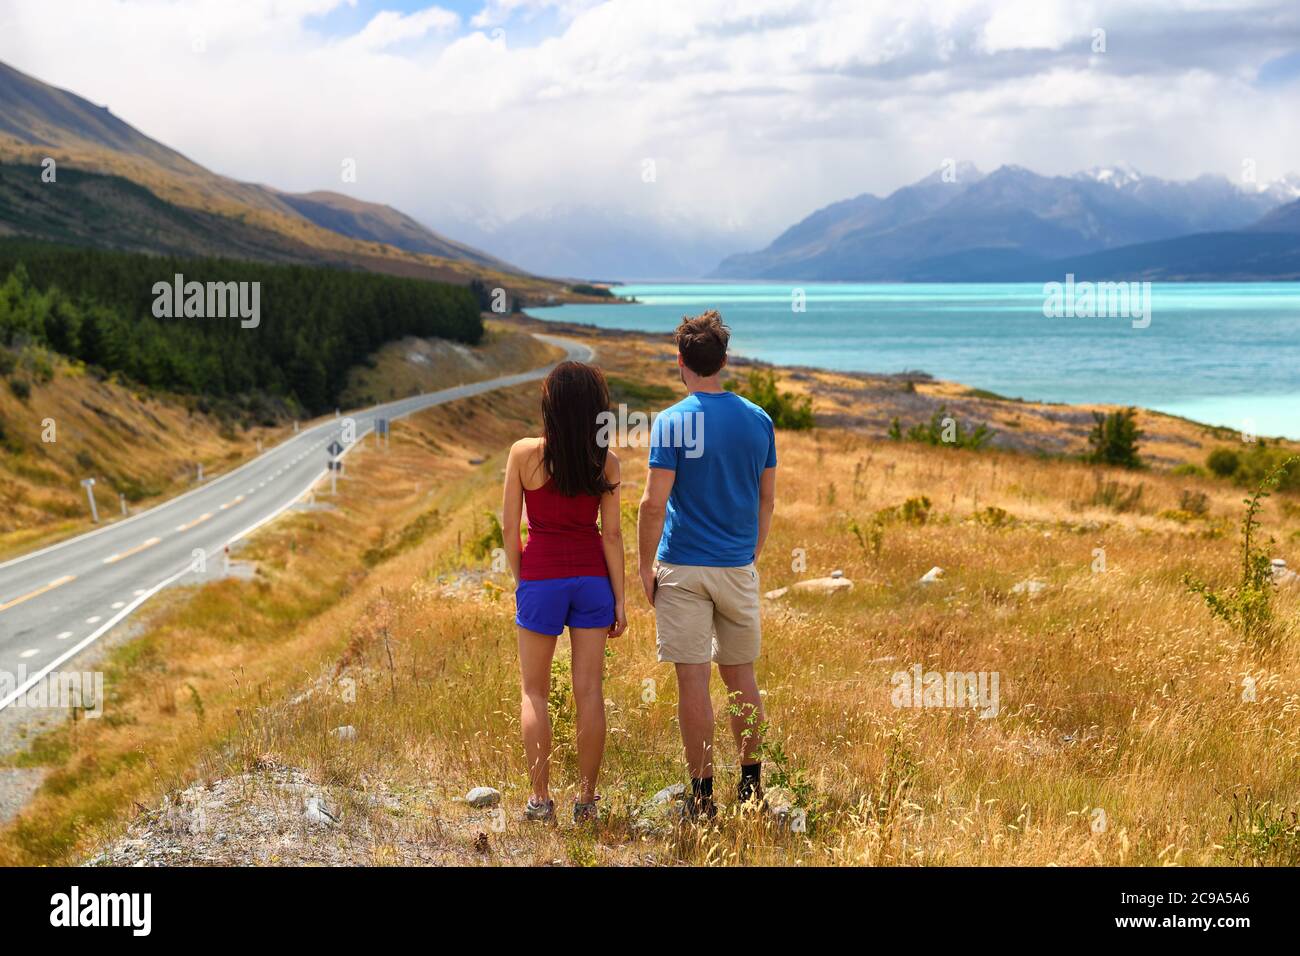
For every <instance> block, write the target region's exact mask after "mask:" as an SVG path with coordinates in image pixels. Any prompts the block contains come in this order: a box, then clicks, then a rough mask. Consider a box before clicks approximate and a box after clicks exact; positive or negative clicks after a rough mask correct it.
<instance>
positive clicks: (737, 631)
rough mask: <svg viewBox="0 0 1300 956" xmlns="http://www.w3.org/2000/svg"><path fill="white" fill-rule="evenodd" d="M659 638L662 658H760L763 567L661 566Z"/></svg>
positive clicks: (657, 584) (658, 579)
mask: <svg viewBox="0 0 1300 956" xmlns="http://www.w3.org/2000/svg"><path fill="white" fill-rule="evenodd" d="M655 640H656V643H657V644H658V646H659V660H661V661H668V662H670V663H673V664H707V663H708V662H709V660H710V659H712V660H714V661H717V662H718V663H719V664H749V663H752V662H753V661H755V660H757V659H758V652H759V647H760V645H761V643H762V628H761V626H760V624H759V610H758V570H757V569H756V568H755V567H754V565H752V564H750V565H746V566H745V567H743V568H708V567H701V566H698V565H686V564H664V563H663V562H660V563H658V564H656V565H655Z"/></svg>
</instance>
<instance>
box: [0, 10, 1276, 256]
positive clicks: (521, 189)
mask: <svg viewBox="0 0 1300 956" xmlns="http://www.w3.org/2000/svg"><path fill="white" fill-rule="evenodd" d="M1099 31H1100V32H1099ZM1098 36H1101V37H1102V38H1103V42H1101V43H1100V44H1098ZM0 60H3V61H5V62H7V63H10V64H12V65H13V66H15V67H17V68H18V69H21V70H24V71H26V72H28V73H31V74H32V75H34V76H37V77H39V78H40V79H43V80H45V81H46V82H49V83H53V84H55V85H57V86H60V87H63V88H66V89H70V90H72V91H74V92H76V93H79V94H81V95H83V96H85V97H87V98H88V99H90V100H92V101H94V102H96V103H101V104H106V105H107V106H109V107H110V108H111V109H112V110H113V112H114V113H115V114H116V115H118V116H120V117H122V118H124V119H126V120H127V121H128V122H130V123H132V124H133V125H135V126H136V127H138V128H139V129H141V130H143V131H144V132H145V133H147V134H148V135H150V136H153V137H154V138H156V139H159V140H161V141H162V142H164V143H167V144H168V145H170V146H172V147H174V148H176V149H179V150H181V151H182V152H184V153H185V154H186V155H188V156H190V157H192V158H193V159H195V160H196V161H198V162H201V163H203V164H204V165H206V166H208V167H210V168H212V169H214V170H217V171H219V172H222V173H225V174H227V175H230V176H234V177H236V178H239V179H243V180H249V181H255V182H262V183H268V184H270V185H273V186H277V187H279V188H283V189H289V190H311V189H334V190H337V191H342V192H348V193H350V194H353V195H356V196H358V197H359V198H363V199H368V200H375V201H380V202H386V203H390V204H391V205H394V206H396V207H398V208H400V209H402V210H404V211H406V212H409V213H410V214H412V215H414V216H416V217H417V218H419V219H421V220H422V221H424V222H426V223H428V224H431V225H433V226H435V227H441V228H444V229H446V230H447V231H449V232H452V233H453V234H455V233H456V231H457V228H458V227H457V224H458V223H471V224H474V225H475V226H478V227H483V228H487V229H490V228H492V227H493V225H494V224H495V223H499V222H501V221H503V220H507V219H511V218H514V217H517V216H520V215H524V214H538V215H547V214H548V211H549V210H552V209H554V208H555V207H573V206H588V207H593V208H599V209H604V210H617V211H618V212H619V213H621V214H625V215H629V216H633V217H638V218H641V219H644V220H647V221H649V220H655V221H658V222H661V223H672V224H676V225H678V226H683V227H686V228H689V229H690V230H693V231H694V232H696V233H698V234H700V235H722V236H734V237H735V244H736V248H746V247H752V246H754V245H756V244H762V243H763V242H766V241H767V240H768V239H770V238H771V237H772V236H773V235H775V234H776V233H777V232H779V231H780V230H781V229H783V228H784V227H786V226H788V225H790V224H791V223H792V222H794V221H796V220H797V219H799V218H802V217H803V216H805V215H807V214H808V213H809V212H810V211H811V210H813V209H816V208H818V207H820V206H824V205H826V204H827V203H830V202H834V201H836V200H839V199H844V198H847V197H850V196H855V195H858V194H860V193H863V192H873V193H876V194H885V193H888V192H890V191H891V190H893V189H896V188H898V187H899V186H902V185H904V184H906V183H910V182H913V181H915V180H917V179H920V178H922V177H923V176H925V175H927V174H928V173H930V172H932V171H933V170H935V169H936V168H938V167H939V166H940V165H941V164H943V163H944V161H945V160H949V159H953V160H971V161H973V162H974V163H975V164H976V165H977V166H979V167H980V168H981V169H984V170H989V169H993V168H996V167H997V166H999V165H1001V164H1004V163H1014V164H1017V165H1021V166H1026V167H1029V168H1030V169H1033V170H1035V171H1037V172H1041V173H1044V174H1068V173H1072V172H1075V171H1077V170H1080V169H1086V168H1088V167H1091V166H1105V165H1111V164H1117V163H1121V162H1123V163H1128V164H1130V165H1132V166H1134V167H1136V168H1137V169H1139V170H1141V171H1142V172H1144V173H1147V174H1153V175H1159V176H1164V177H1168V178H1190V177H1194V176H1197V175H1200V174H1202V173H1214V174H1219V175H1222V176H1225V177H1227V178H1229V179H1232V180H1234V181H1236V180H1238V179H1240V178H1241V177H1242V172H1241V171H1242V170H1243V169H1245V168H1250V169H1254V170H1256V171H1257V173H1258V177H1259V179H1260V180H1261V181H1266V180H1270V179H1273V178H1276V177H1280V176H1282V175H1283V174H1285V173H1288V172H1291V171H1293V170H1295V168H1296V167H1297V166H1300V124H1297V123H1296V122H1295V114H1296V104H1297V103H1300V3H1297V2H1296V0H927V2H924V3H907V2H901V3H895V2H865V0H744V2H737V0H477V2H467V0H444V2H442V3H439V4H436V5H435V4H430V3H427V2H421V0H356V2H355V3H349V2H348V0H239V2H231V0H114V2H113V3H111V4H110V3H106V2H105V0H0ZM347 161H351V162H352V164H353V166H354V168H355V169H356V170H357V171H358V172H357V178H356V180H355V181H350V180H346V181H345V180H342V179H341V177H340V172H339V171H340V168H341V167H342V166H343V164H344V163H345V162H347ZM648 170H649V171H650V172H651V173H652V174H648V173H647V171H648ZM1242 185H1243V187H1244V186H1246V185H1249V184H1247V183H1242Z"/></svg>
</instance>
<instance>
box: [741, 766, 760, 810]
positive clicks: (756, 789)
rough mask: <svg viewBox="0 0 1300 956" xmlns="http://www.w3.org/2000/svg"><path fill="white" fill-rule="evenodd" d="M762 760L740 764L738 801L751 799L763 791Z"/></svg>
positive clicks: (742, 801)
mask: <svg viewBox="0 0 1300 956" xmlns="http://www.w3.org/2000/svg"><path fill="white" fill-rule="evenodd" d="M762 781H763V762H762V761H761V760H760V761H758V762H756V763H743V764H741V765H740V787H739V796H740V802H741V803H744V802H745V801H746V800H751V799H753V798H754V797H756V796H759V795H760V794H761V793H762V792H763V783H762Z"/></svg>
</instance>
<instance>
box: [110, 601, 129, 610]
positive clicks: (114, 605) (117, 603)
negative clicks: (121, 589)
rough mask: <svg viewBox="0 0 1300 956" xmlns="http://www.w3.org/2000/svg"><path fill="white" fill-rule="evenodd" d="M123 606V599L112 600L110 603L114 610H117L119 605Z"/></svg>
mask: <svg viewBox="0 0 1300 956" xmlns="http://www.w3.org/2000/svg"><path fill="white" fill-rule="evenodd" d="M125 606H126V602H125V601H114V602H113V604H112V608H113V610H114V611H116V610H117V609H118V608H120V607H125Z"/></svg>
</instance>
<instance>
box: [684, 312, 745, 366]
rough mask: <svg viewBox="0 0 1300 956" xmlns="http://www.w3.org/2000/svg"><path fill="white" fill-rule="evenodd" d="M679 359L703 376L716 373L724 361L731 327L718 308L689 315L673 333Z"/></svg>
mask: <svg viewBox="0 0 1300 956" xmlns="http://www.w3.org/2000/svg"><path fill="white" fill-rule="evenodd" d="M673 339H674V340H675V341H676V342H677V351H678V352H679V353H680V354H681V357H682V363H683V364H684V365H685V366H686V367H687V368H688V369H690V370H691V371H692V372H694V373H695V374H696V375H699V376H700V377H702V378H709V377H710V376H712V375H717V374H718V372H719V370H721V368H722V366H723V365H724V364H725V363H726V361H727V342H728V341H730V339H731V329H729V328H727V326H726V324H725V323H724V322H723V321H722V316H721V315H720V314H719V312H718V310H717V309H709V311H708V312H705V313H703V314H702V315H694V316H691V315H688V316H685V317H684V318H683V319H682V324H681V325H679V326H677V331H676V332H674V333H673Z"/></svg>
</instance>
